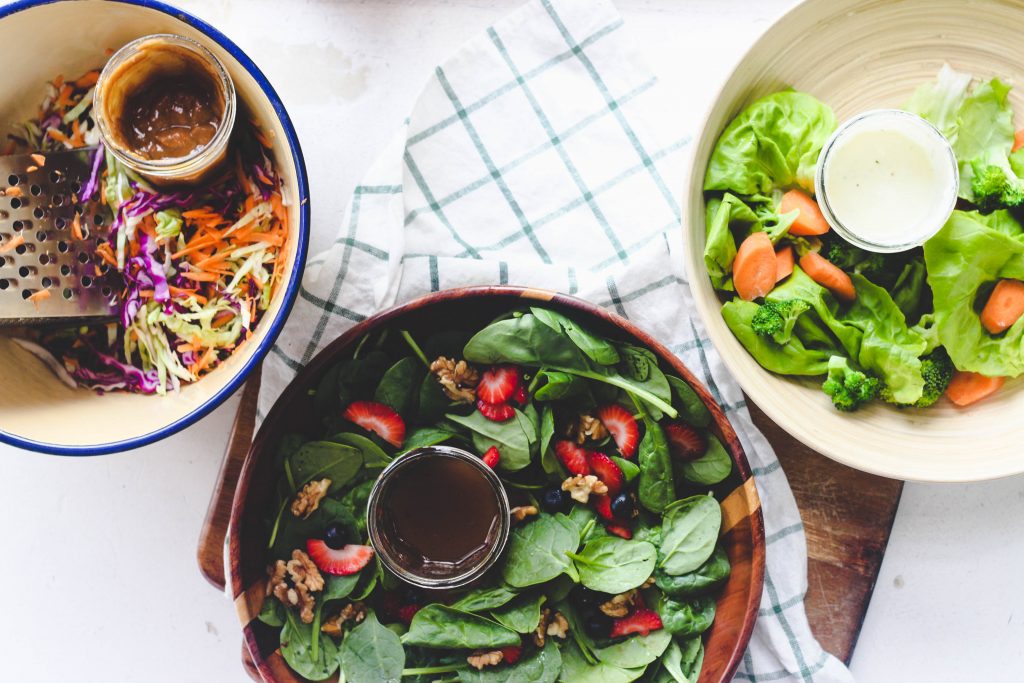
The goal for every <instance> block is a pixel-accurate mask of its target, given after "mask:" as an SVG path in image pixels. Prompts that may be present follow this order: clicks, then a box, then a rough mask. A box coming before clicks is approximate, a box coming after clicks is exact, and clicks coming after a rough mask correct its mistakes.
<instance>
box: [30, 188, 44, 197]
mask: <svg viewBox="0 0 1024 683" xmlns="http://www.w3.org/2000/svg"><path fill="white" fill-rule="evenodd" d="M28 191H29V192H31V193H32V196H33V197H38V196H39V195H40V194H41V193H42V191H43V188H41V187H39V186H38V185H32V187H30V188H29V189H28Z"/></svg>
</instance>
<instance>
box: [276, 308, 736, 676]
mask: <svg viewBox="0 0 1024 683" xmlns="http://www.w3.org/2000/svg"><path fill="white" fill-rule="evenodd" d="M428 351H429V355H428ZM445 353H447V354H450V355H448V356H444V355H443V354H445ZM433 354H437V355H433ZM459 360H465V361H467V363H465V364H462V366H461V368H462V369H461V370H459V367H460V365H459V363H458V361H459ZM495 394H498V395H499V396H498V398H499V401H500V402H498V403H494V402H489V401H485V400H484V398H483V397H485V396H486V397H488V398H492V397H494V395H495ZM310 403H311V405H312V406H313V411H314V413H315V420H314V423H315V424H316V426H315V427H314V428H312V429H311V430H310V431H308V432H306V433H302V434H288V435H285V436H284V437H283V438H282V440H281V442H280V444H279V447H278V451H277V453H276V458H275V467H276V468H277V470H276V471H277V473H278V478H277V483H276V487H275V495H276V500H275V501H274V505H273V506H272V508H271V509H269V510H268V511H267V515H266V529H267V532H266V533H267V536H266V539H267V555H266V556H267V559H268V562H269V567H268V572H269V574H270V576H271V579H270V584H269V587H268V597H267V598H266V600H265V602H264V604H263V606H262V609H261V610H260V613H259V620H260V621H261V622H262V623H263V624H265V625H266V627H267V628H271V629H278V630H279V638H280V644H281V652H282V656H283V657H284V659H285V661H286V662H287V663H288V665H289V666H290V667H291V668H292V669H293V670H294V671H295V672H296V673H297V674H300V675H301V676H303V677H305V678H307V679H309V680H325V679H327V678H330V677H332V676H334V675H336V674H338V673H339V672H340V678H341V680H344V681H349V682H350V683H352V682H355V683H358V682H362V681H399V680H410V681H428V680H446V681H455V680H460V681H474V682H480V683H489V682H495V683H497V682H498V681H512V682H521V683H527V682H530V683H533V682H535V681H541V682H544V681H547V682H549V683H554V682H555V681H573V682H574V683H575V682H577V681H583V682H586V681H624V682H625V681H633V680H638V679H641V680H649V681H686V682H687V683H692V682H693V681H696V679H697V677H698V675H699V673H700V665H701V657H702V652H703V646H702V643H701V634H702V633H704V632H705V631H706V630H707V629H708V628H710V626H711V624H712V622H713V619H714V614H715V600H716V597H715V596H716V593H717V591H718V590H719V589H720V588H721V587H722V586H723V584H724V582H725V580H726V579H727V578H728V576H729V572H730V563H729V559H728V556H727V555H726V552H725V550H724V548H723V547H722V545H721V544H720V543H719V531H720V527H721V523H722V513H721V508H720V506H719V503H718V501H717V500H716V499H715V498H714V497H713V496H712V495H711V494H709V493H708V490H709V489H710V488H713V487H718V486H719V485H723V489H722V490H726V488H727V487H728V486H730V485H733V484H734V483H736V482H737V481H738V480H737V478H736V475H735V474H734V472H733V466H732V458H731V456H730V455H729V453H728V451H727V450H726V448H725V447H724V446H723V445H722V443H721V441H719V440H718V438H717V437H716V436H715V435H714V434H711V433H709V432H708V428H709V427H710V426H711V424H712V416H711V413H710V412H709V410H708V408H707V406H706V405H705V404H704V402H703V401H702V400H701V398H700V396H699V395H698V393H697V392H696V391H694V389H693V388H692V387H691V386H690V385H689V384H688V383H687V382H685V381H684V380H682V379H681V378H679V377H675V376H673V375H670V374H667V373H666V372H665V370H664V369H663V368H662V366H661V364H660V363H659V361H658V358H657V357H656V356H655V355H654V354H652V353H651V352H649V351H648V350H646V349H643V348H639V347H636V346H633V345H631V344H628V343H623V342H621V341H618V340H615V339H609V338H605V337H601V336H599V335H597V334H595V333H594V332H592V331H591V330H589V329H587V327H586V326H584V325H581V324H580V323H578V322H577V321H576V320H574V319H573V318H571V317H568V316H565V315H563V314H560V313H557V312H555V311H551V310H549V309H545V308H539V307H534V308H529V309H524V310H514V311H511V312H510V313H507V314H505V315H502V316H500V317H499V318H498V319H496V320H493V321H492V322H490V323H489V324H485V325H482V326H480V327H478V328H476V330H475V331H462V330H448V331H444V332H440V333H434V334H428V335H427V336H425V337H424V338H422V339H419V338H417V335H414V334H412V333H410V331H408V330H385V331H383V332H380V333H376V334H373V335H371V336H369V337H366V338H364V339H362V340H361V341H360V342H359V344H357V346H356V350H355V351H354V352H353V354H352V356H351V357H349V358H347V359H345V360H343V361H341V362H340V363H339V364H338V365H337V366H335V367H333V368H331V369H329V370H328V371H327V372H325V373H324V375H323V377H322V378H321V380H320V381H319V384H318V385H317V387H316V389H315V392H313V395H312V396H311V398H310ZM676 434H689V435H691V436H692V437H693V438H692V439H691V440H693V441H695V443H699V444H701V448H699V449H698V451H696V452H695V451H692V450H680V448H681V447H680V446H679V445H678V444H676V443H675V441H673V438H674V437H673V435H676ZM440 443H444V444H449V445H454V446H458V447H461V448H463V449H467V450H469V451H471V452H474V453H476V454H477V455H479V456H481V457H482V458H483V459H484V461H485V462H487V463H488V464H489V465H490V466H492V467H493V468H494V469H495V471H496V472H497V473H498V474H499V477H500V478H501V480H502V482H503V483H504V485H505V488H506V492H507V493H508V495H509V498H510V500H511V502H512V504H513V506H515V507H516V508H517V509H527V508H528V509H529V511H528V512H523V513H522V514H521V518H519V517H515V515H514V521H513V526H512V529H511V532H510V535H509V539H508V543H507V545H506V548H505V551H504V553H503V556H502V557H501V559H500V560H499V561H498V563H497V564H496V566H494V567H493V568H492V569H490V570H489V571H488V572H487V573H486V574H485V575H484V577H483V578H482V579H481V580H479V581H478V582H476V583H475V584H474V585H472V586H470V587H467V588H461V589H457V590H448V591H444V592H437V593H434V592H430V591H427V590H424V589H420V588H416V587H414V586H412V585H408V584H405V583H403V582H402V581H401V580H400V579H399V578H398V577H396V576H395V575H393V574H391V573H390V572H389V571H388V570H387V569H386V568H385V567H384V565H383V564H382V563H381V562H380V561H379V560H378V559H377V558H376V557H375V556H374V551H373V548H372V547H370V546H369V545H366V544H367V530H366V517H367V501H368V498H369V494H370V490H371V488H372V487H373V485H374V483H375V481H376V479H377V477H378V476H379V474H380V471H381V469H382V468H383V467H385V466H386V465H387V464H388V463H389V462H391V461H392V460H393V459H394V458H399V457H403V455H404V454H405V453H408V452H409V451H411V450H413V449H415V448H418V447H422V446H428V445H434V444H440ZM689 448H690V449H692V448H694V446H693V445H692V444H691V445H690V446H689ZM493 453H496V454H497V456H496V459H493V458H494V455H493ZM488 458H492V459H490V460H488ZM588 480H593V481H589V483H588ZM598 484H600V486H603V487H604V488H603V489H601V488H600V487H599V486H598ZM574 487H576V488H574ZM311 496H312V497H311ZM423 514H424V515H429V514H430V510H424V511H423ZM456 532H457V531H456ZM310 567H313V568H315V569H316V573H315V574H313V573H312V570H311V569H310ZM318 578H319V579H320V580H321V583H318V582H317V579H318Z"/></svg>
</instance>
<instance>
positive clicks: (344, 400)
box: [336, 349, 390, 407]
mask: <svg viewBox="0 0 1024 683" xmlns="http://www.w3.org/2000/svg"><path fill="white" fill-rule="evenodd" d="M389 363H390V359H389V358H388V355H387V354H386V353H384V352H383V351H380V350H377V349H375V350H373V351H370V352H369V353H368V354H366V355H365V356H363V357H362V358H358V359H357V358H353V359H351V360H349V361H347V362H345V363H342V364H341V366H340V367H339V369H338V386H337V389H336V391H337V395H338V401H339V403H340V404H341V406H342V407H345V406H347V405H348V404H349V403H351V402H352V401H355V400H358V399H364V398H365V399H369V398H372V393H371V391H372V389H373V387H376V386H377V380H378V379H379V378H380V377H381V375H383V374H384V371H385V370H387V369H388V364H389Z"/></svg>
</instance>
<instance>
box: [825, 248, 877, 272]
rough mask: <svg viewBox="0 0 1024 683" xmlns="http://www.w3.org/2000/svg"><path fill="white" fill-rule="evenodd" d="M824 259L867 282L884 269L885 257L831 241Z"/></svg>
mask: <svg viewBox="0 0 1024 683" xmlns="http://www.w3.org/2000/svg"><path fill="white" fill-rule="evenodd" d="M825 258H827V259H828V260H829V261H831V262H832V264H833V265H835V266H838V267H839V268H842V269H843V270H846V271H853V272H855V273H860V274H861V275H863V276H864V277H866V278H868V279H869V280H871V279H873V276H874V275H876V274H877V273H879V272H881V271H882V270H883V269H884V268H885V255H884V254H876V253H872V252H870V251H865V250H864V249H861V248H859V247H855V246H853V245H852V244H849V243H848V242H844V241H843V240H833V241H832V242H831V243H829V245H828V249H827V251H826V252H825Z"/></svg>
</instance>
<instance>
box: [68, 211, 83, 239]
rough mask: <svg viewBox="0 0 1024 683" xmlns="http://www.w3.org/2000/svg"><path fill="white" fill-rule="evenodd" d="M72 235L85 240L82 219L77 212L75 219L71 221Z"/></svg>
mask: <svg viewBox="0 0 1024 683" xmlns="http://www.w3.org/2000/svg"><path fill="white" fill-rule="evenodd" d="M71 236H72V237H74V238H75V239H76V240H83V239H85V236H84V235H83V234H82V219H81V217H79V215H78V214H77V213H76V214H75V217H74V219H73V220H72V221H71Z"/></svg>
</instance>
